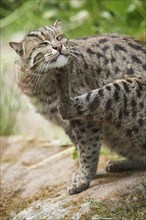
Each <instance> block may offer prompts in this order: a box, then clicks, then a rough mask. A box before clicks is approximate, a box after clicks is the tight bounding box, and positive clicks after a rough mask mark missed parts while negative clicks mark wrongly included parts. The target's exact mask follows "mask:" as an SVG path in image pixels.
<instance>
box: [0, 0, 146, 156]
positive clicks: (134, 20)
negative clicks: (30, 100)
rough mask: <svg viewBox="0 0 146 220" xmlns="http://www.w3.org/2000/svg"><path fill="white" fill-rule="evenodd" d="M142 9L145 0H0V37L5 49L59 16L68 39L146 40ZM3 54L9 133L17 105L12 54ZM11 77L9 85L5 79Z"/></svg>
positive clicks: (4, 126) (0, 117)
mask: <svg viewBox="0 0 146 220" xmlns="http://www.w3.org/2000/svg"><path fill="white" fill-rule="evenodd" d="M145 10H146V1H145V0H118V1H115V0H90V1H89V0H79V1H77V0H61V1H60V0H19V1H18V0H1V4H0V19H1V30H2V32H1V33H2V34H1V35H2V38H1V39H2V41H3V42H4V43H6V44H5V45H6V47H7V48H8V42H7V41H9V40H10V39H12V36H13V35H16V37H17V36H19V38H20V36H21V35H22V36H24V35H25V33H27V32H29V31H30V30H33V29H36V28H38V27H41V26H45V25H51V24H53V23H54V21H55V20H57V19H58V20H61V21H62V26H63V30H64V32H65V33H66V35H67V36H68V37H69V38H74V37H79V36H85V35H95V34H101V33H105V32H119V33H123V34H128V35H131V36H134V37H136V38H137V39H139V40H142V41H145V40H146V39H145V19H146V14H145ZM16 37H15V38H16ZM2 46H3V45H2ZM3 47H4V46H3ZM3 55H4V59H3V60H2V71H1V72H2V74H1V82H0V86H1V108H0V121H1V124H0V134H1V135H9V134H12V133H14V131H15V124H16V117H17V112H18V110H19V109H20V105H19V100H18V99H19V97H18V95H17V94H16V92H15V89H14V87H13V82H14V81H13V79H12V77H11V75H12V73H11V72H12V70H11V69H12V68H10V66H11V67H12V65H13V64H12V60H11V57H10V58H9V59H7V58H8V57H7V55H5V54H4V53H3ZM3 66H4V67H3ZM11 80H12V82H11V85H10V83H9V82H8V81H11ZM74 156H75V157H76V155H75V153H74Z"/></svg>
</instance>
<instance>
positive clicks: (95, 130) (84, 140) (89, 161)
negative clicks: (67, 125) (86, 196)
mask: <svg viewBox="0 0 146 220" xmlns="http://www.w3.org/2000/svg"><path fill="white" fill-rule="evenodd" d="M71 127H72V130H73V131H74V132H75V134H76V141H77V143H76V146H77V149H78V152H79V169H78V171H77V172H76V173H75V174H74V175H73V181H72V184H71V186H70V187H69V188H68V193H69V194H70V195H73V194H76V193H80V192H82V191H84V190H85V189H87V188H88V187H89V184H90V182H91V180H92V179H93V178H94V177H95V176H96V170H97V164H98V159H99V151H100V146H101V138H102V130H101V127H100V126H99V125H97V124H95V123H93V122H84V121H72V122H71Z"/></svg>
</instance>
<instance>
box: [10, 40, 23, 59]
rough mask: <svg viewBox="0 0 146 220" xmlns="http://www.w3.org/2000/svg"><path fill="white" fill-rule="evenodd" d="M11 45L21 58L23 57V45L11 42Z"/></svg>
mask: <svg viewBox="0 0 146 220" xmlns="http://www.w3.org/2000/svg"><path fill="white" fill-rule="evenodd" d="M9 45H10V46H11V47H12V48H13V49H14V50H15V51H16V53H17V54H18V55H19V56H22V55H23V48H22V43H21V42H20V43H17V42H10V43H9Z"/></svg>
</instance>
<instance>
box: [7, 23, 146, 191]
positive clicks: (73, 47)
mask: <svg viewBox="0 0 146 220" xmlns="http://www.w3.org/2000/svg"><path fill="white" fill-rule="evenodd" d="M10 46H11V47H12V48H13V49H14V50H15V51H16V53H17V54H18V55H19V56H18V59H17V62H16V67H17V84H18V86H19V87H20V89H21V91H22V92H23V93H24V94H26V95H27V96H28V98H29V100H30V102H31V103H32V104H33V105H34V106H35V108H36V111H37V112H39V113H40V114H41V115H43V116H44V117H45V118H46V119H47V120H50V121H52V122H53V123H55V124H57V125H59V126H61V127H62V128H64V130H65V131H66V133H67V134H68V135H69V136H70V138H71V140H72V142H73V143H74V145H75V146H76V148H77V149H78V151H79V157H80V165H79V170H78V171H77V172H76V173H75V175H74V178H73V183H72V185H71V186H70V187H69V189H68V192H69V194H75V193H79V192H81V191H83V190H85V189H87V188H88V186H89V184H90V181H91V179H93V178H94V177H95V175H96V170H97V164H98V159H99V152H100V147H101V143H104V144H105V145H107V146H108V147H110V148H111V149H113V150H115V151H116V152H117V153H119V154H120V155H122V156H124V157H128V158H129V159H131V158H132V160H134V161H135V162H134V163H133V162H131V163H129V162H127V161H125V162H124V163H122V162H120V165H119V163H112V162H111V163H110V164H108V165H107V171H109V172H112V171H120V170H125V169H135V168H146V163H145V161H146V141H145V135H143V134H145V131H146V129H145V126H146V120H145V114H146V100H145V77H146V59H145V58H146V48H145V46H144V45H142V44H141V43H139V42H138V41H136V40H133V39H132V38H130V37H127V36H122V35H119V34H104V35H99V36H93V37H90V36H89V37H83V38H78V39H73V40H68V39H67V38H66V37H65V36H64V34H63V32H62V30H61V25H60V23H59V22H55V24H54V25H52V26H45V27H42V28H40V29H38V30H35V31H32V32H30V33H29V34H27V35H26V36H25V37H24V39H23V40H22V41H21V42H19V43H16V42H10ZM60 74H62V75H61V76H63V74H64V76H66V75H68V74H69V82H68V80H67V77H66V78H65V81H64V82H66V83H67V84H68V83H69V94H68V92H67V93H66V92H65V91H67V90H68V88H67V86H66V87H65V88H67V89H66V90H63V89H61V90H60V89H59V86H57V82H58V80H57V78H56V76H57V77H58V76H59V75H60ZM137 77H141V78H140V79H139V78H137ZM127 78H128V79H127ZM130 78H131V80H130ZM117 80H121V81H117ZM127 80H129V82H128V81H127ZM62 84H63V83H62ZM62 84H61V85H62ZM67 84H66V85H67ZM135 86H136V87H135ZM131 88H134V91H133V93H130V92H129V94H130V95H127V94H128V91H131ZM96 89H97V90H96ZM141 89H142V91H141ZM92 90H95V92H92ZM60 91H61V92H63V94H64V95H63V96H62V98H63V97H67V102H66V103H67V105H66V104H65V106H67V108H68V99H70V97H68V96H71V97H77V98H75V99H73V102H74V101H75V106H76V108H77V109H76V110H77V114H78V113H79V112H82V110H83V109H84V107H85V108H86V109H87V112H88V111H89V112H90V113H89V117H86V113H85V118H84V120H82V117H83V116H84V114H83V115H82V114H81V115H80V114H78V116H79V117H76V112H75V114H74V112H72V108H71V115H68V111H67V119H66V120H64V119H63V118H65V116H64V113H63V111H64V110H65V108H64V107H63V111H61V114H60V112H59V110H58V108H59V106H58V101H57V96H58V100H59V103H60V104H59V105H60V107H61V106H62V105H61V103H65V102H64V98H63V100H61V99H60V95H61V94H60V95H58V94H57V93H58V92H60ZM86 93H87V94H86ZM84 94H85V95H84ZM82 95H83V96H82ZM113 95H114V97H113ZM94 97H95V99H94ZM123 97H124V98H123ZM78 98H79V101H81V106H80V104H79V103H78V102H77V99H78ZM84 99H86V101H85V102H84ZM100 103H102V105H103V107H102V111H101V112H102V113H101V115H102V114H103V116H102V117H103V118H104V119H103V118H102V117H100V119H99V120H96V119H95V118H98V117H99V114H98V113H99V112H100V111H99V112H98V106H101V104H100ZM86 106H87V107H86ZM99 109H100V110H101V108H99ZM112 109H113V111H112ZM66 110H67V109H66ZM120 110H121V111H120ZM92 112H93V115H92ZM107 112H109V114H107ZM113 112H115V116H114V115H113ZM110 113H111V115H110ZM62 116H63V117H62ZM68 116H69V117H68ZM80 116H81V117H80ZM87 116H88V114H87ZM94 116H96V117H94ZM117 117H118V118H117ZM135 119H136V122H135ZM129 120H132V121H131V124H130V125H129ZM103 121H105V123H103ZM108 121H109V122H110V121H112V124H110V123H108ZM113 121H114V122H115V123H116V125H115V126H113V124H114V122H113ZM117 125H119V128H118V126H117ZM124 126H125V127H124ZM128 126H129V127H128ZM122 127H124V129H125V130H126V132H123V130H120V129H122ZM121 131H122V132H121ZM135 134H136V136H135ZM139 135H140V137H139ZM131 137H132V138H133V137H134V140H133V141H132V138H131ZM136 138H138V141H136ZM131 143H132V144H133V145H131ZM136 143H140V145H136ZM132 146H133V148H132ZM141 155H143V156H142V157H141Z"/></svg>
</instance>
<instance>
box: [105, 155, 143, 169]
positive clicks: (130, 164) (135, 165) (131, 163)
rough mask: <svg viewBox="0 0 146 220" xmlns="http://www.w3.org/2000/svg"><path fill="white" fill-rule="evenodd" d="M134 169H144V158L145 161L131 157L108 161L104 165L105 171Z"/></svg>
mask: <svg viewBox="0 0 146 220" xmlns="http://www.w3.org/2000/svg"><path fill="white" fill-rule="evenodd" d="M134 169H138V170H146V158H145V161H137V160H132V159H124V160H119V161H109V162H108V163H107V165H106V171H107V172H120V171H127V170H134Z"/></svg>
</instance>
